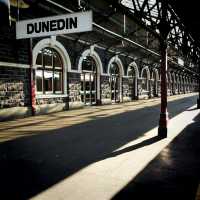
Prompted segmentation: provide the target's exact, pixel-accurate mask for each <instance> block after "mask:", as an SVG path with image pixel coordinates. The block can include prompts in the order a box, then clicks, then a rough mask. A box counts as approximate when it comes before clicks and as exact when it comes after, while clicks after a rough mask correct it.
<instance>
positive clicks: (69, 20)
mask: <svg viewBox="0 0 200 200" xmlns="http://www.w3.org/2000/svg"><path fill="white" fill-rule="evenodd" d="M86 31H92V11H88V12H78V13H73V14H67V15H59V16H52V17H44V18H37V19H33V20H23V21H18V22H17V24H16V38H17V39H22V38H33V37H44V36H51V35H60V34H68V33H79V32H86Z"/></svg>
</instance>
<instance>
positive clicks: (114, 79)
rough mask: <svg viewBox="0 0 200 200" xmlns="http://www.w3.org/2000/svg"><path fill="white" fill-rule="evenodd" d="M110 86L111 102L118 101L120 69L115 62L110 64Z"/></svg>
mask: <svg viewBox="0 0 200 200" xmlns="http://www.w3.org/2000/svg"><path fill="white" fill-rule="evenodd" d="M109 73H110V88H111V100H112V101H113V102H119V101H120V69H119V66H118V64H117V63H115V62H113V63H111V66H110V71H109Z"/></svg>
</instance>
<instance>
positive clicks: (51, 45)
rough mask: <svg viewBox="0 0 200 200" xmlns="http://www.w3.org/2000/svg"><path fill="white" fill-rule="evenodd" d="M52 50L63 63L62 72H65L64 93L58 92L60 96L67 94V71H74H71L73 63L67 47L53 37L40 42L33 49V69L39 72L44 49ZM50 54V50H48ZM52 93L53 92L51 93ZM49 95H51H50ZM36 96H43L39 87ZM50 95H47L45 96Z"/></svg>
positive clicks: (63, 76) (63, 79) (63, 80)
mask: <svg viewBox="0 0 200 200" xmlns="http://www.w3.org/2000/svg"><path fill="white" fill-rule="evenodd" d="M46 48H47V49H51V50H52V51H53V52H56V53H55V55H57V57H58V58H59V59H60V60H61V63H62V70H63V75H62V87H63V88H62V91H61V92H58V94H59V95H61V94H62V93H63V94H64V95H66V94H67V71H69V72H70V71H72V70H71V61H70V58H69V54H68V53H67V51H66V49H65V47H64V46H63V45H62V44H61V43H60V42H58V41H57V40H56V37H51V38H46V39H43V40H40V41H39V42H38V43H37V44H36V45H35V47H34V48H33V63H32V64H33V68H34V69H35V72H36V71H37V68H38V67H40V65H41V62H43V61H42V56H41V52H42V51H43V49H46ZM47 52H48V50H47ZM57 63H58V62H57V61H56V62H55V64H56V65H57ZM38 75H39V72H38ZM50 93H51V92H50ZM50 93H49V94H50ZM36 94H37V96H40V95H43V93H42V92H37V87H36ZM46 94H48V92H47V93H45V94H44V95H46ZM51 94H53V95H55V94H57V92H55V93H53V92H52V93H51Z"/></svg>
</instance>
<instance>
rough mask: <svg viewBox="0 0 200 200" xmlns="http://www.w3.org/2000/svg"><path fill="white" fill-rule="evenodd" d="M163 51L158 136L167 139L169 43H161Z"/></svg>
mask: <svg viewBox="0 0 200 200" xmlns="http://www.w3.org/2000/svg"><path fill="white" fill-rule="evenodd" d="M160 50H161V108H160V120H159V127H158V136H160V137H162V138H165V137H167V123H168V112H167V80H166V75H167V43H166V42H165V41H161V42H160Z"/></svg>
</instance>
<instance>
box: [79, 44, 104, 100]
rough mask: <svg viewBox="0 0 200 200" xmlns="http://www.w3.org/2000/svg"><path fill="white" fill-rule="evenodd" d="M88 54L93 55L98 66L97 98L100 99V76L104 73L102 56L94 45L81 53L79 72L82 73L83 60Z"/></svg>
mask: <svg viewBox="0 0 200 200" xmlns="http://www.w3.org/2000/svg"><path fill="white" fill-rule="evenodd" d="M86 56H91V57H92V58H93V59H94V61H95V63H96V66H97V90H96V91H97V99H98V100H100V98H101V93H100V88H101V83H100V77H101V75H104V74H103V65H102V62H101V58H100V57H99V55H98V53H97V52H96V51H95V50H94V46H91V47H90V49H86V50H85V51H83V53H82V54H81V57H80V59H79V62H78V72H79V73H82V62H83V59H84V58H85V57H86Z"/></svg>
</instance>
